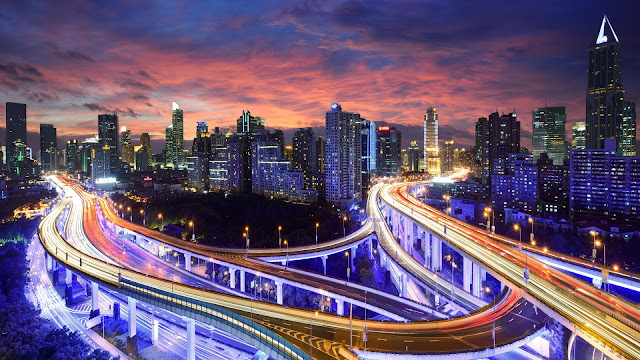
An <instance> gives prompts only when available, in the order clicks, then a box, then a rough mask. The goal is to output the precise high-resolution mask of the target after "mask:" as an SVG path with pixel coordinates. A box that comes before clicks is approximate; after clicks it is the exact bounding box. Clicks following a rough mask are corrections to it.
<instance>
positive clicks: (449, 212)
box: [442, 194, 451, 215]
mask: <svg viewBox="0 0 640 360" xmlns="http://www.w3.org/2000/svg"><path fill="white" fill-rule="evenodd" d="M442 199H444V200H446V201H447V208H446V214H447V215H451V196H449V195H446V194H445V195H442Z"/></svg>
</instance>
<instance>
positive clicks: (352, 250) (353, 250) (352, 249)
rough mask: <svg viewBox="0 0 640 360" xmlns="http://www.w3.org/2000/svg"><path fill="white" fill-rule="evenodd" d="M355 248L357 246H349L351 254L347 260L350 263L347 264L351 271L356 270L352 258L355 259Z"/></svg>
mask: <svg viewBox="0 0 640 360" xmlns="http://www.w3.org/2000/svg"><path fill="white" fill-rule="evenodd" d="M357 248H358V247H357V246H354V247H352V248H351V256H350V259H349V261H350V262H351V263H350V264H349V266H351V272H354V271H356V268H355V265H354V262H353V259H355V258H356V249H357Z"/></svg>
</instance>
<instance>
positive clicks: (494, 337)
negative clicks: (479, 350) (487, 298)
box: [485, 286, 496, 352]
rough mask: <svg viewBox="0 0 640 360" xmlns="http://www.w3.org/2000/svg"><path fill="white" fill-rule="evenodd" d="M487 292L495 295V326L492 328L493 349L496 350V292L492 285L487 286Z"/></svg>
mask: <svg viewBox="0 0 640 360" xmlns="http://www.w3.org/2000/svg"><path fill="white" fill-rule="evenodd" d="M485 291H486V292H487V294H491V295H493V327H492V328H491V337H492V338H493V351H494V352H495V350H496V293H494V292H492V291H491V288H490V287H488V286H487V287H486V288H485Z"/></svg>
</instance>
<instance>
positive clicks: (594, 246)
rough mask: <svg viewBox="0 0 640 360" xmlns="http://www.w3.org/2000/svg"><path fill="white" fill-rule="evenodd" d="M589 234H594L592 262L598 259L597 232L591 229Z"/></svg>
mask: <svg viewBox="0 0 640 360" xmlns="http://www.w3.org/2000/svg"><path fill="white" fill-rule="evenodd" d="M589 234H591V236H593V251H592V252H591V262H595V261H596V234H597V233H596V232H595V230H591V231H589Z"/></svg>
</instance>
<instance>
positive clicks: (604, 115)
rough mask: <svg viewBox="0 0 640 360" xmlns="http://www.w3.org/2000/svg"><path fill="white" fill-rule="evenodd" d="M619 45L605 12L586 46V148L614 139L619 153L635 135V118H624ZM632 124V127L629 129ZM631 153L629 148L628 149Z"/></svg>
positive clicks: (595, 147) (600, 147) (621, 152)
mask: <svg viewBox="0 0 640 360" xmlns="http://www.w3.org/2000/svg"><path fill="white" fill-rule="evenodd" d="M621 50H622V46H621V45H620V41H619V40H618V37H617V35H616V33H615V31H613V27H612V26H611V23H610V22H609V19H608V18H607V16H606V15H605V16H604V18H603V19H602V24H601V25H600V31H599V32H598V36H597V38H596V39H595V41H594V42H593V43H592V45H591V46H590V47H589V64H588V71H587V107H586V148H587V149H602V148H603V141H604V140H605V139H611V138H615V139H616V140H617V142H616V143H617V150H616V153H617V154H618V155H623V153H624V152H625V147H627V150H628V149H629V146H630V144H631V143H632V142H635V139H633V140H632V139H631V135H632V134H633V135H635V126H636V125H635V121H634V122H633V124H632V123H631V122H632V121H631V120H630V119H629V121H627V122H625V121H624V89H623V87H622V51H621ZM631 127H633V131H632V130H631ZM629 153H631V151H629Z"/></svg>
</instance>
